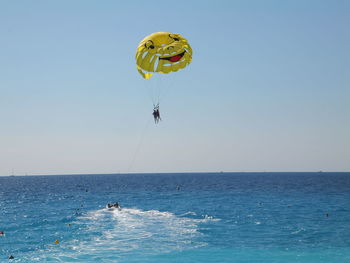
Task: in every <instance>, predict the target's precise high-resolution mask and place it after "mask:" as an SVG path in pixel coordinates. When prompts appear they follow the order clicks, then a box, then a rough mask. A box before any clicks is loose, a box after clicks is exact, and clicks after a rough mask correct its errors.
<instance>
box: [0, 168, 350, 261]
mask: <svg viewBox="0 0 350 263" xmlns="http://www.w3.org/2000/svg"><path fill="white" fill-rule="evenodd" d="M114 201H119V202H120V204H121V205H122V210H121V211H108V209H106V208H105V206H106V204H107V203H108V202H114ZM0 231H4V232H5V235H4V236H0V262H8V261H10V262H84V263H85V262H237V263H239V262H247V263H248V262H259V263H260V262H262V263H263V262H327V263H329V262H337V263H341V262H344V263H345V262H350V173H210V174H205V173H200V174H129V175H122V174H120V175H119V174H118V175H57V176H22V177H21V176H15V177H0ZM55 240H59V241H60V243H59V244H55ZM10 255H13V256H14V259H12V260H9V259H8V258H9V256H10Z"/></svg>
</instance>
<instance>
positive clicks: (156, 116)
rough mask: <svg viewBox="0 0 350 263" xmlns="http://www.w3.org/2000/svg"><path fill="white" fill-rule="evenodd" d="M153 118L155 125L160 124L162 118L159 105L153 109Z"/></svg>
mask: <svg viewBox="0 0 350 263" xmlns="http://www.w3.org/2000/svg"><path fill="white" fill-rule="evenodd" d="M152 115H153V118H154V123H156V124H157V123H158V122H159V121H161V120H162V119H161V118H160V113H159V103H158V104H157V105H155V106H154V107H153V113H152Z"/></svg>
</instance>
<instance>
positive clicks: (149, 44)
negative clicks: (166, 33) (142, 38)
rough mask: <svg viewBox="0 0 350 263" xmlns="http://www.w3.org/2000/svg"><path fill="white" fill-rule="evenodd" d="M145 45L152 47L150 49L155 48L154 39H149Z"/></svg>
mask: <svg viewBox="0 0 350 263" xmlns="http://www.w3.org/2000/svg"><path fill="white" fill-rule="evenodd" d="M145 47H146V48H150V49H154V44H153V41H152V40H148V41H147V42H146V43H145Z"/></svg>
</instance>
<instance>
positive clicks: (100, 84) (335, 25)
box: [0, 0, 350, 175]
mask: <svg viewBox="0 0 350 263" xmlns="http://www.w3.org/2000/svg"><path fill="white" fill-rule="evenodd" d="M349 28H350V1H333V0H329V1H322V0H315V1H311V0H310V1H305V0H299V1H298V0H296V1H294V0H293V1H292V0H291V1H279V0H276V1H260V0H256V1H245V0H244V1H243V0H242V1H170V2H169V1H97V0H96V1H62V0H60V1H4V0H0V92H1V93H0V175H8V174H9V173H11V171H12V169H13V170H14V173H16V174H25V173H28V174H62V173H114V172H127V171H130V172H186V171H189V172H203V171H318V170H324V171H349V170H350V87H349V86H350V31H349ZM158 31H165V32H174V33H181V34H182V35H183V36H184V37H186V38H187V39H188V40H189V43H190V44H191V46H192V48H193V51H194V55H193V62H192V63H191V65H190V66H189V67H187V68H186V69H184V70H182V71H180V72H178V73H176V75H175V74H173V75H172V76H170V77H169V80H168V79H165V78H162V80H161V82H160V85H164V87H168V88H166V92H165V94H164V97H162V100H161V114H162V117H163V121H162V122H161V123H160V124H159V125H157V126H156V125H154V123H152V120H151V118H152V116H151V112H152V102H151V100H150V97H149V90H148V88H149V87H148V86H147V85H149V83H146V84H145V81H146V80H143V79H142V78H141V76H140V75H139V74H138V72H137V70H136V68H135V61H134V54H135V51H136V47H137V44H138V43H139V41H140V40H141V39H142V38H143V37H145V36H146V35H148V34H151V33H153V32H158ZM153 83H155V80H153Z"/></svg>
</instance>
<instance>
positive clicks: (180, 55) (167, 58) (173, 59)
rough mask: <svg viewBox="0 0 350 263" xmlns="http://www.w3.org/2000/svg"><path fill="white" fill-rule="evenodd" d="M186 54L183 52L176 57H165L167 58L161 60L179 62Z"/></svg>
mask: <svg viewBox="0 0 350 263" xmlns="http://www.w3.org/2000/svg"><path fill="white" fill-rule="evenodd" d="M185 52H186V51H184V52H182V53H180V54H177V55H175V56H171V57H165V58H161V57H160V58H159V59H163V60H169V61H170V62H178V61H179V60H180V59H181V58H182V57H183V56H184V55H185Z"/></svg>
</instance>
